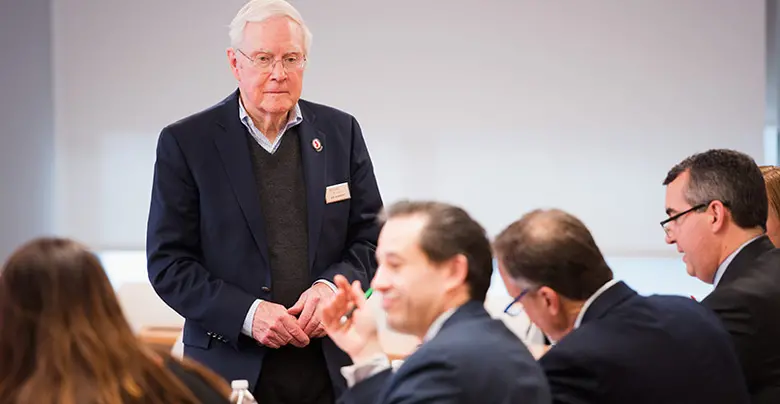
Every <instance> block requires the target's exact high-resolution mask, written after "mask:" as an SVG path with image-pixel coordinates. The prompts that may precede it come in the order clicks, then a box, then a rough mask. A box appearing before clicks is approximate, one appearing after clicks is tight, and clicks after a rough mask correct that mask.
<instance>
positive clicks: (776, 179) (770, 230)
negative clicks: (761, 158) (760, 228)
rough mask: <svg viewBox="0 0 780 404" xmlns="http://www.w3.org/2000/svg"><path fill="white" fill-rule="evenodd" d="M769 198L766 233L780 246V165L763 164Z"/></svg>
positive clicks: (762, 169) (762, 170) (762, 168)
mask: <svg viewBox="0 0 780 404" xmlns="http://www.w3.org/2000/svg"><path fill="white" fill-rule="evenodd" d="M761 172H762V173H763V174H764V182H765V183H766V195H767V197H768V198H769V215H768V216H767V220H766V234H767V236H769V239H770V240H772V244H774V245H775V247H777V246H780V216H778V214H780V167H775V166H761Z"/></svg>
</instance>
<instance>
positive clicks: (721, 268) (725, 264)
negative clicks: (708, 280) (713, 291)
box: [712, 234, 763, 286]
mask: <svg viewBox="0 0 780 404" xmlns="http://www.w3.org/2000/svg"><path fill="white" fill-rule="evenodd" d="M761 236H763V234H760V235H758V236H756V237H753V238H751V239H750V240H748V241H746V242H745V243H743V244H742V245H741V246H739V248H737V249H736V250H734V252H732V253H731V254H729V256H728V257H726V259H725V260H723V262H721V263H720V265H719V266H718V270H717V271H715V277H714V278H713V280H712V286H718V282H720V280H721V278H723V274H724V273H726V268H728V266H729V264H731V261H734V257H736V256H737V254H739V252H740V251H742V249H743V248H745V246H746V245H748V244H750V243H752V242H753V241H754V240H756V239H757V238H759V237H761Z"/></svg>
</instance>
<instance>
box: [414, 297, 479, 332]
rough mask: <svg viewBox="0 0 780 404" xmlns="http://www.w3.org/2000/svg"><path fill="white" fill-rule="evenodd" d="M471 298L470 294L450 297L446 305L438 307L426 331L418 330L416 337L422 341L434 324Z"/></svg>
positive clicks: (446, 300) (445, 300)
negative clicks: (443, 315)
mask: <svg viewBox="0 0 780 404" xmlns="http://www.w3.org/2000/svg"><path fill="white" fill-rule="evenodd" d="M469 299H470V297H469V296H468V294H465V295H463V294H459V295H457V296H455V297H448V298H445V299H444V302H445V303H444V304H442V305H441V306H439V307H438V310H436V311H435V312H434V313H433V315H432V316H431V318H430V320H429V321H427V325H426V327H425V329H424V330H417V332H415V333H414V336H416V337H417V338H419V339H420V340H422V339H423V338H425V334H427V333H428V330H430V329H431V326H432V325H433V323H434V322H435V321H436V320H437V319H438V318H439V317H441V315H442V314H444V313H446V312H447V311H449V310H452V309H455V308H458V307H460V306H462V305H464V304H466V303H467V302H468V301H469Z"/></svg>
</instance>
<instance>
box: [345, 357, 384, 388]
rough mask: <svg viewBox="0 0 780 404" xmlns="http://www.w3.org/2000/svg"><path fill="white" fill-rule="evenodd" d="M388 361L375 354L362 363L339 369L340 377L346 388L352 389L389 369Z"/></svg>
mask: <svg viewBox="0 0 780 404" xmlns="http://www.w3.org/2000/svg"><path fill="white" fill-rule="evenodd" d="M390 367H391V366H390V360H388V359H387V356H385V355H384V354H376V355H374V356H372V357H370V358H368V359H366V360H365V361H363V362H360V363H356V364H354V365H351V366H344V367H343V368H341V375H342V376H344V379H346V380H347V386H348V387H350V388H351V387H352V386H354V385H355V384H357V383H360V382H362V381H363V380H366V379H368V378H369V377H371V376H373V375H375V374H377V373H381V372H384V371H385V370H387V369H390Z"/></svg>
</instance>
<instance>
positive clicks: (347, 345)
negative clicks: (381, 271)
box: [322, 275, 382, 363]
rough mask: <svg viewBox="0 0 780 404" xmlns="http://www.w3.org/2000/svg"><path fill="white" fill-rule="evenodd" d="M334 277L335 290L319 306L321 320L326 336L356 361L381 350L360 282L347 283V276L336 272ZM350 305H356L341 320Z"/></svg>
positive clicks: (373, 320)
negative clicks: (346, 317) (349, 315)
mask: <svg viewBox="0 0 780 404" xmlns="http://www.w3.org/2000/svg"><path fill="white" fill-rule="evenodd" d="M335 281H336V286H338V288H339V290H338V292H337V293H336V296H335V297H334V298H333V299H332V300H331V301H330V302H329V303H328V304H326V305H325V307H323V309H322V322H323V325H324V326H325V330H326V331H327V332H328V336H329V337H330V339H332V340H333V342H335V343H336V345H338V347H339V348H341V350H342V351H344V352H346V353H347V354H348V355H349V356H350V357H351V358H352V360H353V362H356V363H357V362H358V361H360V360H361V359H363V358H367V357H369V356H372V355H375V354H377V353H382V347H381V346H380V345H379V338H378V336H377V335H378V334H377V327H376V320H375V319H374V316H373V314H372V313H371V309H370V308H369V307H368V306H367V304H366V297H365V295H364V294H363V290H362V289H361V288H360V282H358V281H355V282H353V283H352V285H350V284H349V281H347V278H345V277H343V276H341V275H337V276H336V279H335ZM352 307H357V308H356V309H355V311H354V312H353V313H352V317H350V318H349V320H347V322H346V323H344V324H341V317H342V316H343V315H344V314H346V313H347V311H348V310H349V309H351V308H352Z"/></svg>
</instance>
